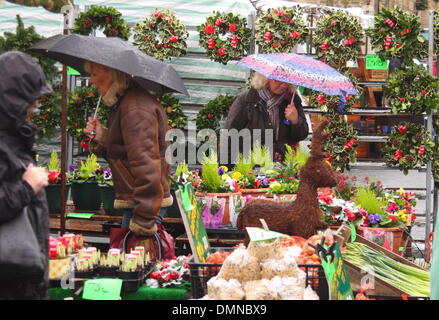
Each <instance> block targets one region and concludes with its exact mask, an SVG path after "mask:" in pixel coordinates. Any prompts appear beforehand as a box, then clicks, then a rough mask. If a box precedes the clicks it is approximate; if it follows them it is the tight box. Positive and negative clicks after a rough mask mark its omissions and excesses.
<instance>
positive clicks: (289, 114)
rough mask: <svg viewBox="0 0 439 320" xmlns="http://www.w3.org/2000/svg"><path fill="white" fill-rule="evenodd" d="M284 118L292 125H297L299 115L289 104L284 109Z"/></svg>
mask: <svg viewBox="0 0 439 320" xmlns="http://www.w3.org/2000/svg"><path fill="white" fill-rule="evenodd" d="M285 118H286V119H287V120H288V121H290V122H291V123H292V124H297V123H298V122H299V113H298V112H297V109H296V107H295V106H294V105H293V104H289V105H288V106H287V107H286V108H285Z"/></svg>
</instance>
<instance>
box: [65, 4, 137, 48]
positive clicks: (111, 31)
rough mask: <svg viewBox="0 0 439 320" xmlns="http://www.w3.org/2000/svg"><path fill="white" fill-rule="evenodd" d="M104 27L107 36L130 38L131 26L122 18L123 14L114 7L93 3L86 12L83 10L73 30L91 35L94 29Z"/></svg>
mask: <svg viewBox="0 0 439 320" xmlns="http://www.w3.org/2000/svg"><path fill="white" fill-rule="evenodd" d="M100 28H102V29H103V32H104V34H105V35H106V36H107V37H119V38H122V39H124V40H128V37H129V27H128V25H127V24H126V23H125V21H124V20H123V19H122V14H121V13H120V12H119V11H117V10H116V9H114V8H112V7H106V6H95V5H92V6H91V7H90V9H88V10H87V11H86V12H81V13H80V14H79V16H78V18H76V20H75V24H74V25H73V29H72V32H73V33H79V34H83V35H90V34H91V33H92V32H93V30H96V29H100Z"/></svg>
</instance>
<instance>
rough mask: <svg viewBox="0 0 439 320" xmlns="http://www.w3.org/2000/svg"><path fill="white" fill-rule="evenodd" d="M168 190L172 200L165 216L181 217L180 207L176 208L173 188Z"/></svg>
mask: <svg viewBox="0 0 439 320" xmlns="http://www.w3.org/2000/svg"><path fill="white" fill-rule="evenodd" d="M170 192H171V195H172V197H173V198H174V202H172V205H171V206H170V207H169V208H167V210H166V216H167V217H169V218H181V213H180V209H179V208H178V203H177V198H176V196H175V189H173V188H171V190H170Z"/></svg>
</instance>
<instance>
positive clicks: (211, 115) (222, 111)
mask: <svg viewBox="0 0 439 320" xmlns="http://www.w3.org/2000/svg"><path fill="white" fill-rule="evenodd" d="M234 98H235V97H233V96H229V95H225V96H224V95H220V96H218V97H216V98H215V99H213V100H211V101H209V102H208V103H207V104H206V105H205V106H204V107H203V108H202V109H201V110H200V111H199V112H198V114H197V118H196V119H195V123H196V125H197V130H201V129H212V130H215V131H216V132H217V133H219V130H220V129H221V128H220V121H221V120H223V119H225V118H226V117H227V115H228V114H229V110H230V109H231V107H232V103H233V100H234Z"/></svg>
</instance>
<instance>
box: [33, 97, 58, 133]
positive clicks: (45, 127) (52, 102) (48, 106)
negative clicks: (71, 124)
mask: <svg viewBox="0 0 439 320" xmlns="http://www.w3.org/2000/svg"><path fill="white" fill-rule="evenodd" d="M38 102H39V104H40V106H39V107H38V110H39V112H38V113H34V114H32V115H31V116H30V117H29V119H28V120H30V121H31V122H32V123H34V124H36V125H37V127H38V129H39V130H38V139H42V138H46V139H48V138H52V137H53V136H54V135H55V134H56V132H57V128H58V125H59V119H60V118H61V94H60V93H59V92H54V93H52V94H49V95H47V96H44V97H41V98H40V99H39V100H38Z"/></svg>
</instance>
